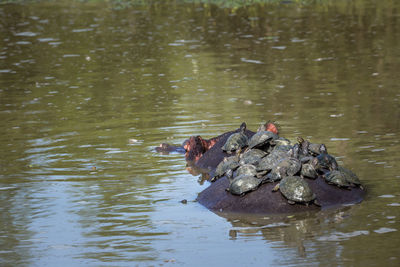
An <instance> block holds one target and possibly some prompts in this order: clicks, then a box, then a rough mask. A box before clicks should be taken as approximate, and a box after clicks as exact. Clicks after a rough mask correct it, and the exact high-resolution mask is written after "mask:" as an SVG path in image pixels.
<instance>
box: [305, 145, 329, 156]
mask: <svg viewBox="0 0 400 267" xmlns="http://www.w3.org/2000/svg"><path fill="white" fill-rule="evenodd" d="M308 153H309V154H310V155H311V156H314V157H315V156H318V155H319V154H321V153H328V151H327V148H326V146H325V145H324V144H313V143H309V145H308Z"/></svg>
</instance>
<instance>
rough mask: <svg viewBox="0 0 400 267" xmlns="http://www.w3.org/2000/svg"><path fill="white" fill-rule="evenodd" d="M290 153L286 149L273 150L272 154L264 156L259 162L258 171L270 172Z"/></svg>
mask: <svg viewBox="0 0 400 267" xmlns="http://www.w3.org/2000/svg"><path fill="white" fill-rule="evenodd" d="M288 157H289V154H288V153H287V152H286V151H281V150H273V151H272V152H271V154H269V155H268V156H266V157H264V158H262V159H261V160H260V161H259V162H258V164H257V171H258V172H265V173H267V172H269V171H271V170H272V169H273V168H274V167H275V166H276V165H278V163H279V162H280V161H282V160H283V159H285V158H288Z"/></svg>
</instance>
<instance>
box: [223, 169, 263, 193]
mask: <svg viewBox="0 0 400 267" xmlns="http://www.w3.org/2000/svg"><path fill="white" fill-rule="evenodd" d="M261 182H262V180H261V179H258V178H256V177H254V176H251V175H246V174H243V175H239V176H236V177H235V178H234V179H233V180H232V181H231V183H230V185H229V188H227V189H226V190H227V191H228V192H230V193H231V194H233V195H240V196H243V195H244V194H246V193H247V192H251V191H254V190H256V189H257V188H258V187H259V186H260V184H261Z"/></svg>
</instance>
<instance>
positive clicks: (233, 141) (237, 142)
mask: <svg viewBox="0 0 400 267" xmlns="http://www.w3.org/2000/svg"><path fill="white" fill-rule="evenodd" d="M245 131H246V123H244V122H243V123H242V125H240V132H238V133H234V134H232V135H231V136H229V138H228V140H226V142H225V144H224V145H223V146H222V148H221V149H222V150H223V151H225V152H226V153H228V154H231V153H233V152H235V151H236V150H239V149H242V148H244V147H246V146H247V145H248V141H249V140H248V138H247V136H246V134H245Z"/></svg>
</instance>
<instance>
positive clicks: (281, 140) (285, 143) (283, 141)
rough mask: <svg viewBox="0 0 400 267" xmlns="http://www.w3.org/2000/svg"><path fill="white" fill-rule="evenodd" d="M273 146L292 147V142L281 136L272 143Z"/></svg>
mask: <svg viewBox="0 0 400 267" xmlns="http://www.w3.org/2000/svg"><path fill="white" fill-rule="evenodd" d="M271 145H273V146H290V145H291V142H290V140H289V139H286V138H285V137H282V136H279V137H278V138H277V139H275V140H272V141H271Z"/></svg>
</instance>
